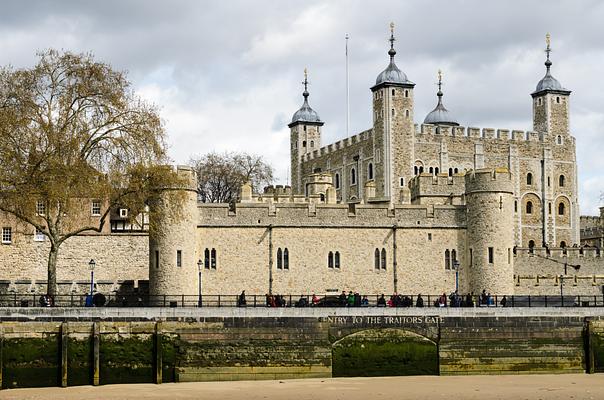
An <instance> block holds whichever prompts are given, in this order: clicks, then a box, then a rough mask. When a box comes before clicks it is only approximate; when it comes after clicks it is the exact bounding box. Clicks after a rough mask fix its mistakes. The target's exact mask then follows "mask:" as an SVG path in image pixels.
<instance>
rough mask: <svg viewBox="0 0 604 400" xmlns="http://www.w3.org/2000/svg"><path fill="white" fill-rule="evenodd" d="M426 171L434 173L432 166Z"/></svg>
mask: <svg viewBox="0 0 604 400" xmlns="http://www.w3.org/2000/svg"><path fill="white" fill-rule="evenodd" d="M428 172H430V173H431V174H432V175H434V168H432V167H430V169H428Z"/></svg>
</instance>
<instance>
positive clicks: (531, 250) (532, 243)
mask: <svg viewBox="0 0 604 400" xmlns="http://www.w3.org/2000/svg"><path fill="white" fill-rule="evenodd" d="M528 246H529V251H530V252H531V253H532V252H533V249H534V248H535V241H534V240H529V242H528Z"/></svg>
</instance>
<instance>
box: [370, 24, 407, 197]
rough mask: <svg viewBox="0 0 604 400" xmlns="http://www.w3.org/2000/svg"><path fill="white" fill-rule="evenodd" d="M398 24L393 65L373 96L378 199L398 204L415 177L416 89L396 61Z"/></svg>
mask: <svg viewBox="0 0 604 400" xmlns="http://www.w3.org/2000/svg"><path fill="white" fill-rule="evenodd" d="M395 40H396V39H395V38H394V24H393V23H391V24H390V50H389V51H388V55H389V56H390V64H389V65H388V67H386V69H385V70H384V71H382V72H381V73H380V74H379V75H378V77H377V79H376V81H375V85H374V86H373V87H372V88H371V91H372V93H373V132H374V138H375V139H374V148H373V152H374V159H376V160H380V162H377V163H376V171H375V183H376V196H377V197H382V198H383V197H386V198H389V199H390V200H391V201H392V202H397V201H398V199H399V198H400V190H401V188H404V187H405V186H406V185H407V182H408V181H409V179H411V177H413V163H414V162H415V160H414V133H415V128H414V125H413V88H414V87H415V84H414V83H413V82H411V81H410V80H409V79H407V75H406V74H405V73H404V72H402V71H401V70H400V69H399V68H398V67H397V66H396V64H395V62H394V56H395V55H396V50H394V41H395Z"/></svg>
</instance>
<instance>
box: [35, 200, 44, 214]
mask: <svg viewBox="0 0 604 400" xmlns="http://www.w3.org/2000/svg"><path fill="white" fill-rule="evenodd" d="M36 214H38V215H40V216H44V215H45V214H46V204H44V202H43V201H41V200H38V201H37V202H36Z"/></svg>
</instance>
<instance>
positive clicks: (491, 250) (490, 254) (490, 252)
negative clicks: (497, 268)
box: [489, 247, 495, 264]
mask: <svg viewBox="0 0 604 400" xmlns="http://www.w3.org/2000/svg"><path fill="white" fill-rule="evenodd" d="M494 258H495V249H494V248H493V247H489V264H493V262H494Z"/></svg>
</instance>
